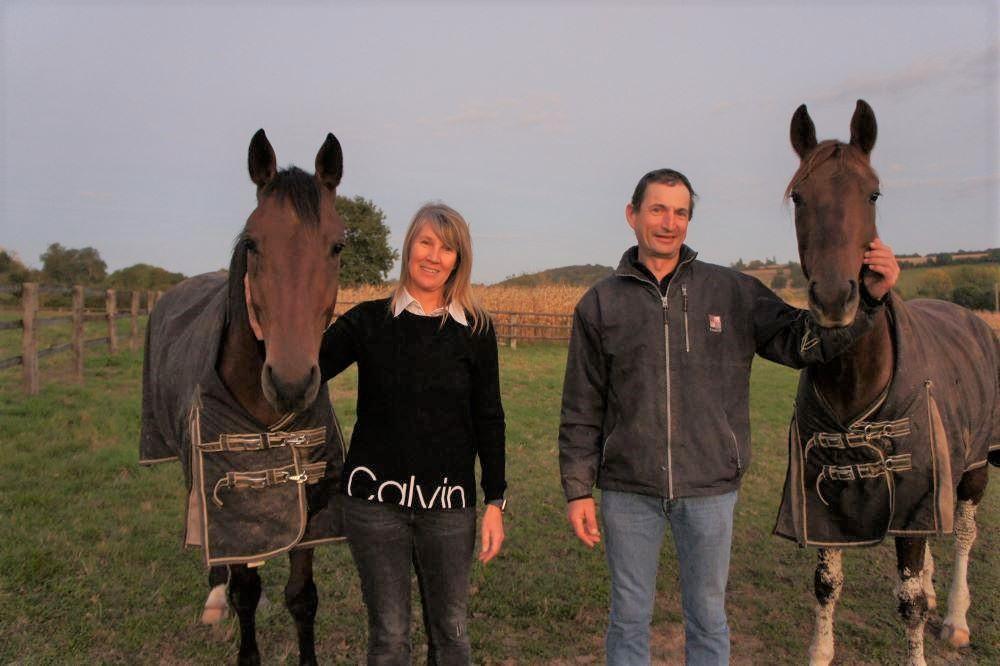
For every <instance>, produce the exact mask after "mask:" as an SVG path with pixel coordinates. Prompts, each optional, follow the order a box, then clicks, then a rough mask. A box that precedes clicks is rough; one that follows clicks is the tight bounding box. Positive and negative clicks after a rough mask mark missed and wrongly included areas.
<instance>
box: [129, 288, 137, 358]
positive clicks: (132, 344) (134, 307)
mask: <svg viewBox="0 0 1000 666" xmlns="http://www.w3.org/2000/svg"><path fill="white" fill-rule="evenodd" d="M128 347H129V349H131V350H132V351H135V350H136V349H138V348H139V292H138V291H133V292H132V337H131V338H130V339H129V342H128Z"/></svg>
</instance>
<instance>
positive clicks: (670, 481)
mask: <svg viewBox="0 0 1000 666" xmlns="http://www.w3.org/2000/svg"><path fill="white" fill-rule="evenodd" d="M670 279H671V281H673V278H670ZM669 294H670V283H669V282H668V283H667V295H669ZM661 301H662V303H663V358H664V359H665V360H666V369H667V375H666V379H667V498H668V499H673V498H674V465H673V460H672V458H671V451H670V431H671V430H672V429H673V428H672V427H671V423H670V319H669V317H668V316H667V315H668V313H669V311H670V301H669V300H667V296H663V297H662V298H661Z"/></svg>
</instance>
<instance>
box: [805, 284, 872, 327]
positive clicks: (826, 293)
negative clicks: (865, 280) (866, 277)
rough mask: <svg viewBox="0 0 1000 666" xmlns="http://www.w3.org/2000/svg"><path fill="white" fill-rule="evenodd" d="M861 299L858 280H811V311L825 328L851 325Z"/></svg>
mask: <svg viewBox="0 0 1000 666" xmlns="http://www.w3.org/2000/svg"><path fill="white" fill-rule="evenodd" d="M859 301H860V292H859V291H858V281H857V280H854V279H851V280H823V281H820V280H810V281H809V311H810V312H812V315H813V317H814V318H815V319H816V322H817V323H818V324H819V325H820V326H822V327H823V328H841V327H844V326H850V325H851V323H852V322H854V316H855V315H856V314H857V311H858V303H859Z"/></svg>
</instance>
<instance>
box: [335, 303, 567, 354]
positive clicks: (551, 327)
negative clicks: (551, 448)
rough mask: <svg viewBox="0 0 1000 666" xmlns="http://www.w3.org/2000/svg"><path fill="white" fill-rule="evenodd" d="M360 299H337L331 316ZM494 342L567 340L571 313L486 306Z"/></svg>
mask: <svg viewBox="0 0 1000 666" xmlns="http://www.w3.org/2000/svg"><path fill="white" fill-rule="evenodd" d="M358 303H360V301H337V308H336V311H335V316H340V315H342V314H344V313H345V312H347V311H348V310H350V309H351V306H354V305H357V304H358ZM490 317H491V318H492V319H493V325H494V327H495V330H496V335H497V342H498V343H499V344H501V345H510V347H511V348H513V349H517V345H518V343H520V342H526V341H527V342H534V341H549V342H553V341H554V342H567V341H568V340H569V332H570V330H571V329H572V328H573V314H572V313H567V312H516V311H513V310H490Z"/></svg>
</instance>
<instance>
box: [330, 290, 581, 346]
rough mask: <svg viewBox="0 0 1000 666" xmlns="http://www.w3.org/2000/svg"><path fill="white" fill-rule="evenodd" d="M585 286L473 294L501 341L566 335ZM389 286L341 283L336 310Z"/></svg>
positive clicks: (380, 295)
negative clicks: (493, 325) (481, 305)
mask: <svg viewBox="0 0 1000 666" xmlns="http://www.w3.org/2000/svg"><path fill="white" fill-rule="evenodd" d="M585 291H587V287H579V286H569V285H547V286H543V287H500V286H494V287H483V286H479V287H476V289H475V294H476V296H477V297H478V298H479V299H480V301H481V302H482V304H483V306H484V307H485V308H486V309H487V310H488V311H489V313H490V314H491V315H492V316H493V320H494V322H495V323H496V327H497V336H498V337H499V338H500V341H501V342H504V343H506V342H509V341H510V340H511V339H512V338H518V339H531V340H566V339H569V329H570V321H571V317H572V315H573V308H574V307H576V303H577V301H579V300H580V297H581V296H583V294H584V292H585ZM390 293H392V286H389V285H382V286H371V285H366V286H361V287H344V288H343V289H341V290H340V295H339V296H338V297H337V312H338V313H343V312H345V311H347V310H348V309H349V308H350V307H351V306H352V305H354V304H355V303H358V302H360V301H366V300H370V299H373V298H385V297H386V296H388V295H389V294H390Z"/></svg>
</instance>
